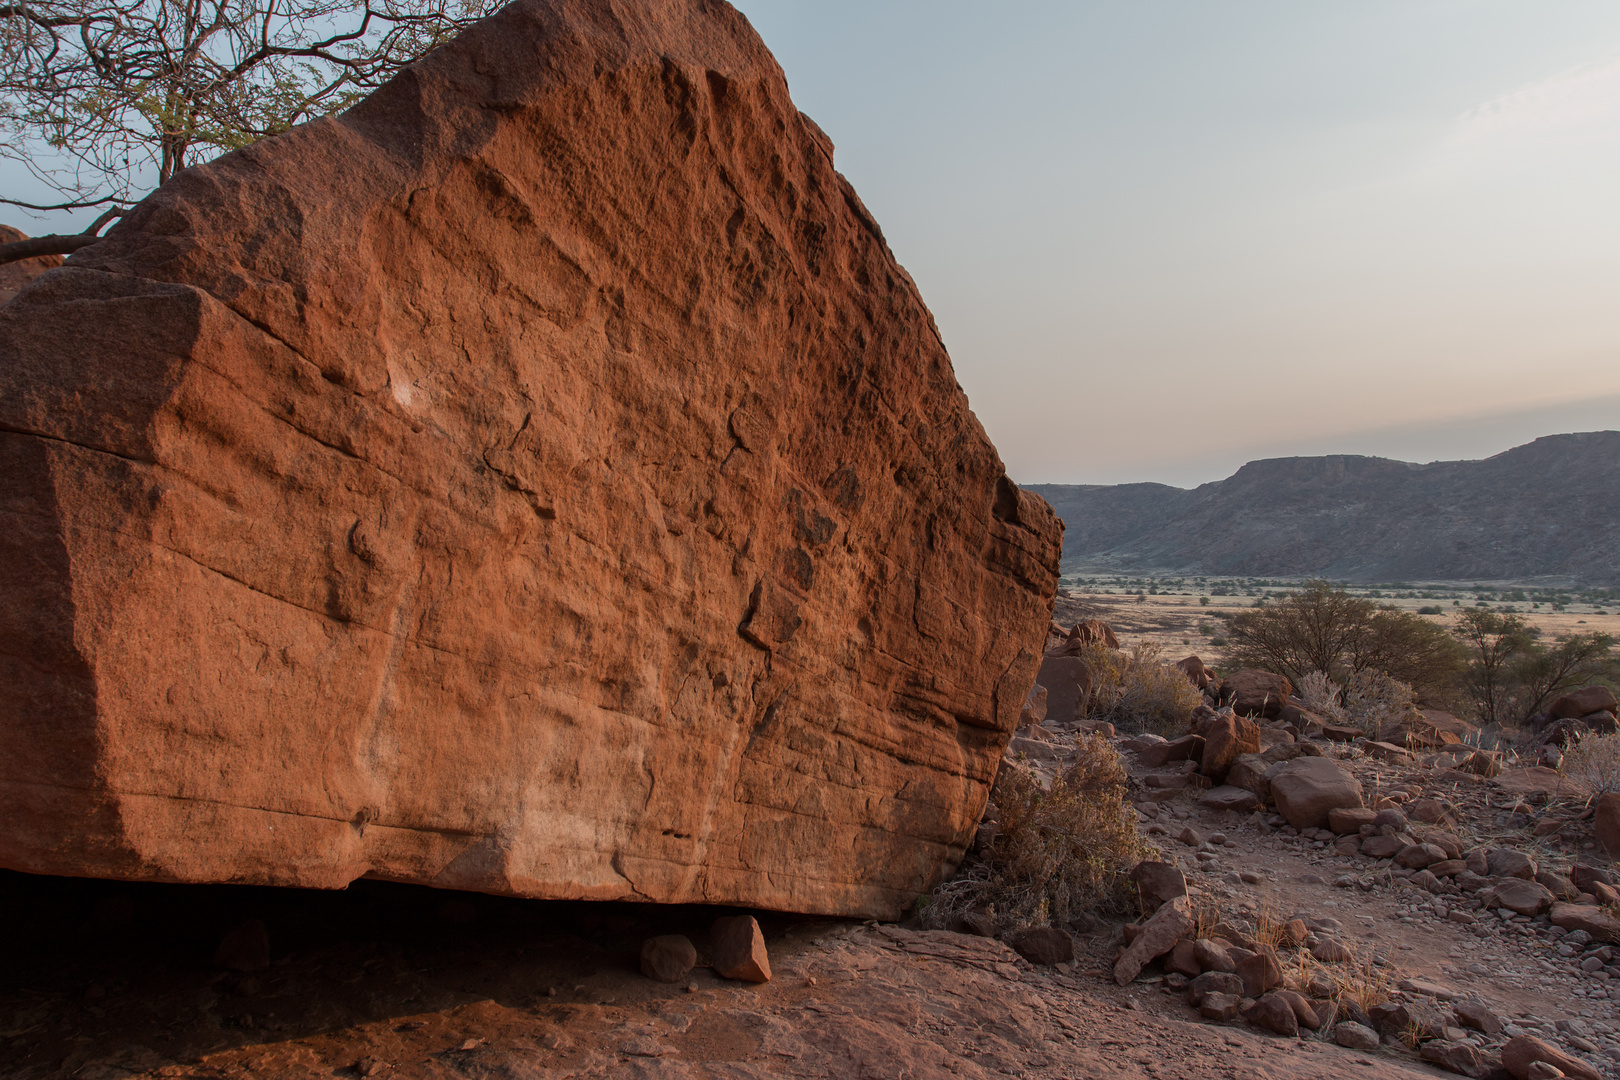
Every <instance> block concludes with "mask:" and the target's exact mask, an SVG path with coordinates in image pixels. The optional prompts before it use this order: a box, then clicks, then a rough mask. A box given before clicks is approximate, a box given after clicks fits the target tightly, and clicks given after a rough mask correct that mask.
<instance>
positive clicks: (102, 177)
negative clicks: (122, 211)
mask: <svg viewBox="0 0 1620 1080" xmlns="http://www.w3.org/2000/svg"><path fill="white" fill-rule="evenodd" d="M494 6H495V3H494V0H23V2H21V3H7V2H5V0H0V153H4V154H5V155H6V156H7V157H10V158H12V159H14V160H17V161H20V162H22V163H23V164H24V165H25V166H26V167H28V168H29V170H30V171H31V172H33V174H34V175H35V176H36V177H37V178H39V179H40V180H41V181H43V182H44V183H46V184H47V185H49V186H50V187H52V188H54V189H55V190H56V191H58V192H59V193H61V195H62V196H64V200H63V201H62V202H60V203H56V204H52V205H48V206H40V205H36V204H30V203H25V202H22V201H21V200H20V199H17V198H14V197H11V196H12V195H13V194H14V193H12V192H0V202H6V203H11V204H12V205H18V206H26V207H29V208H30V209H36V210H41V209H75V208H80V207H87V206H99V205H104V204H107V203H115V202H125V201H129V200H130V199H131V197H132V196H133V197H139V196H140V195H141V194H144V189H146V188H148V187H150V186H155V184H161V183H162V182H163V181H165V180H167V179H168V178H169V177H170V176H172V175H174V173H175V172H176V171H177V170H179V169H182V168H184V167H185V166H186V165H188V164H194V163H196V162H198V161H203V160H206V159H207V158H210V157H213V156H215V155H216V154H219V153H223V152H225V151H227V150H232V149H235V148H236V147H239V146H243V145H246V144H247V143H250V142H253V141H255V140H257V139H261V138H264V137H265V136H267V135H274V134H277V133H278V132H282V131H285V130H287V129H288V128H290V127H292V126H293V125H294V124H297V123H299V122H301V121H304V120H308V119H310V118H312V117H315V116H319V115H322V114H325V113H330V112H334V111H336V110H339V109H342V108H344V107H346V106H347V105H349V104H350V103H351V102H353V101H354V100H355V99H356V98H358V97H360V96H361V95H363V94H365V93H367V92H369V91H370V90H372V89H374V88H375V87H377V86H378V85H380V84H381V83H382V82H383V81H385V80H386V79H388V78H389V77H390V76H392V75H393V74H394V73H395V72H397V71H398V70H399V69H400V68H402V67H404V66H405V65H406V64H409V63H410V62H411V61H413V60H415V59H416V58H418V57H420V56H421V55H423V54H424V53H426V52H427V51H428V50H429V49H431V48H433V47H434V46H435V45H438V44H439V43H440V42H442V41H445V40H447V39H448V38H449V37H451V36H452V35H454V34H455V33H456V32H457V31H458V30H460V29H461V28H462V27H464V26H466V25H468V24H469V23H471V22H472V21H474V20H475V19H477V18H479V17H481V16H482V15H484V14H485V13H487V12H488V11H490V10H492V9H493V8H494Z"/></svg>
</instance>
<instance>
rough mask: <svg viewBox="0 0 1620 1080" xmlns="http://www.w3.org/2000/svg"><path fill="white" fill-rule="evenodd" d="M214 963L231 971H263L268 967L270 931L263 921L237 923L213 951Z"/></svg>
mask: <svg viewBox="0 0 1620 1080" xmlns="http://www.w3.org/2000/svg"><path fill="white" fill-rule="evenodd" d="M214 963H215V964H217V965H219V966H220V967H222V968H227V969H229V970H231V971H243V972H249V971H264V970H265V969H267V968H268V967H269V966H270V931H269V929H268V928H267V927H266V926H265V925H264V922H263V920H260V919H248V920H247V921H246V922H241V923H237V924H236V925H235V926H233V927H232V928H231V929H230V930H229V931H228V932H227V933H226V934H225V936H224V937H223V938H221V939H220V941H219V945H218V946H217V947H216V948H215V949H214Z"/></svg>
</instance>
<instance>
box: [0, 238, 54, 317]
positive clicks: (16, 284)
mask: <svg viewBox="0 0 1620 1080" xmlns="http://www.w3.org/2000/svg"><path fill="white" fill-rule="evenodd" d="M27 239H28V235H27V234H26V233H24V232H23V231H22V230H21V229H14V228H12V227H11V226H10V225H0V244H14V243H16V242H17V241H18V240H27ZM61 265H62V256H60V255H39V256H36V257H35V258H32V259H18V260H16V261H15V262H8V263H0V306H3V305H5V304H6V303H7V302H8V301H10V300H11V298H12V297H14V296H16V295H17V293H18V292H19V291H21V289H22V287H23V286H24V285H26V284H28V283H29V282H30V281H33V280H34V279H35V278H37V277H39V275H41V274H43V273H44V272H45V271H47V270H50V269H52V268H53V267H57V266H61Z"/></svg>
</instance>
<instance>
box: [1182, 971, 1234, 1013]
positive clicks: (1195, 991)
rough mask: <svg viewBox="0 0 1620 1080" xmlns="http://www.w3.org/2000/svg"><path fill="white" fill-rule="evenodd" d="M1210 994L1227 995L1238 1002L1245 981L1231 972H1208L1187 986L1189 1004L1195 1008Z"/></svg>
mask: <svg viewBox="0 0 1620 1080" xmlns="http://www.w3.org/2000/svg"><path fill="white" fill-rule="evenodd" d="M1210 994H1227V995H1229V996H1230V997H1231V998H1232V1000H1234V1001H1236V1000H1237V999H1238V998H1239V997H1241V996H1242V995H1243V980H1242V979H1240V978H1238V977H1237V976H1236V975H1234V974H1232V973H1231V972H1229V971H1206V972H1204V973H1203V974H1202V975H1200V976H1198V977H1197V978H1196V979H1194V980H1193V981H1192V982H1190V983H1188V984H1187V1003H1188V1004H1189V1005H1192V1006H1194V1007H1196V1006H1198V1005H1200V1004H1202V1003H1203V1000H1204V998H1205V997H1207V996H1208V995H1210Z"/></svg>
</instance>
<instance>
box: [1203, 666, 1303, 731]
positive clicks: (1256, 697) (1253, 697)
mask: <svg viewBox="0 0 1620 1080" xmlns="http://www.w3.org/2000/svg"><path fill="white" fill-rule="evenodd" d="M1293 693H1294V686H1293V684H1292V683H1290V682H1289V681H1288V680H1287V679H1285V678H1283V677H1282V676H1281V675H1275V674H1273V673H1271V672H1269V671H1260V670H1258V669H1256V668H1244V669H1243V670H1242V671H1235V672H1233V673H1232V674H1230V675H1228V676H1227V677H1226V678H1225V679H1224V680H1222V682H1221V687H1220V694H1219V697H1220V701H1221V703H1222V704H1223V705H1230V706H1232V708H1233V710H1234V711H1236V712H1237V714H1238V715H1239V716H1264V717H1267V718H1268V719H1273V720H1274V719H1276V718H1277V717H1279V716H1281V715H1282V711H1283V709H1284V707H1286V706H1287V704H1288V699H1289V698H1290V697H1292V696H1293Z"/></svg>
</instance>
